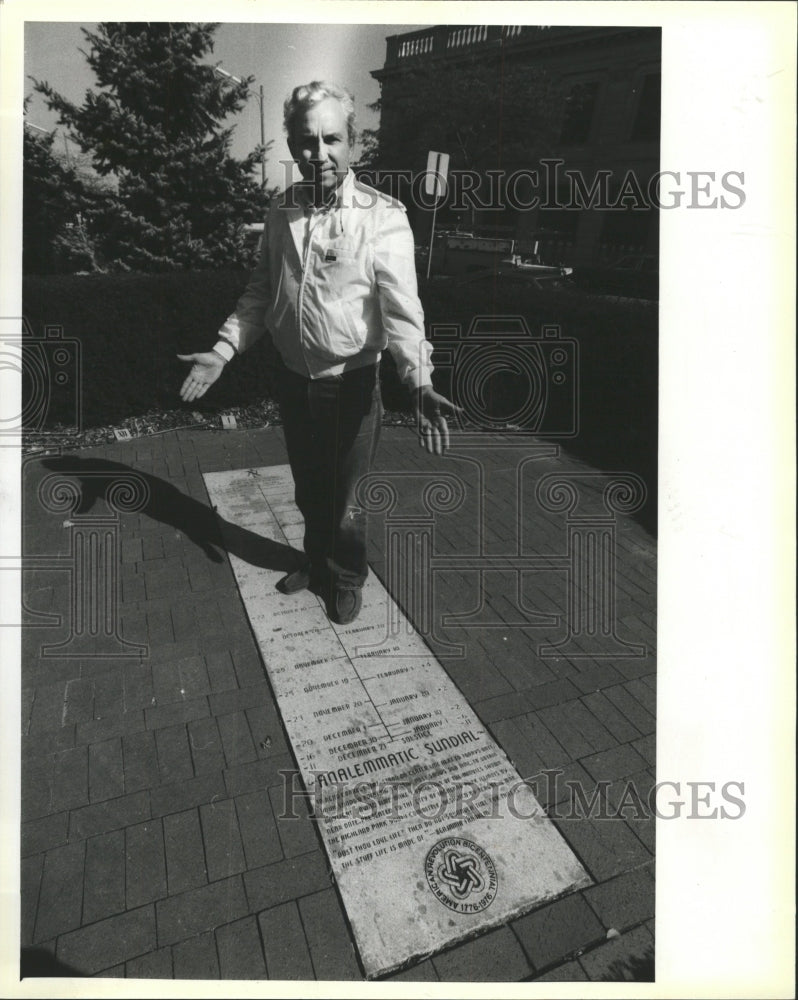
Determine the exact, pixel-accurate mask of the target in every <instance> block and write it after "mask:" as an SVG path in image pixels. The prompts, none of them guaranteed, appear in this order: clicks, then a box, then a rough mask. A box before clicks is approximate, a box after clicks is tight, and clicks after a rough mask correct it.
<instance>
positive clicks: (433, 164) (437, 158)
mask: <svg viewBox="0 0 798 1000" xmlns="http://www.w3.org/2000/svg"><path fill="white" fill-rule="evenodd" d="M448 173H449V154H448V153H435V152H433V151H432V150H430V153H429V156H427V176H426V177H425V178H424V191H425V193H426V194H429V195H433V196H434V197H436V198H441V197H443V195H444V194H445V193H446V175H447V174H448Z"/></svg>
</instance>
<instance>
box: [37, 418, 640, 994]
mask: <svg viewBox="0 0 798 1000" xmlns="http://www.w3.org/2000/svg"><path fill="white" fill-rule="evenodd" d="M505 443H506V442H505ZM495 444H496V447H495V448H493V449H491V450H488V451H486V450H481V451H480V453H479V455H480V461H481V462H482V467H481V469H480V468H479V467H478V466H477V465H476V464H475V463H474V462H473V461H470V460H468V459H467V458H462V457H458V455H457V453H456V450H455V454H453V455H452V457H447V458H446V459H444V460H442V461H441V460H436V459H434V458H433V457H431V456H428V455H427V454H426V453H425V452H423V451H422V450H421V449H419V448H418V446H417V443H416V440H415V436H414V434H413V432H412V431H411V430H410V429H408V428H404V427H397V428H385V429H384V431H383V439H382V443H381V446H380V452H379V455H378V461H377V468H378V469H381V470H389V471H391V472H394V473H395V472H401V471H405V472H407V471H420V472H424V471H427V472H430V473H434V472H435V471H445V472H448V473H454V474H455V475H457V476H459V477H461V479H462V480H463V482H464V483H465V484H466V485H467V487H468V490H467V499H466V503H465V505H464V506H463V507H461V508H460V509H458V510H457V511H455V512H452V513H450V514H441V515H439V516H438V517H437V519H436V523H435V540H436V553H437V554H439V555H440V556H442V557H443V556H445V555H447V554H449V555H451V554H453V553H459V554H473V553H476V552H478V545H479V544H480V541H481V543H482V550H481V551H482V552H483V553H484V554H487V555H489V556H501V555H506V554H508V553H510V554H512V553H513V552H514V551H515V546H516V544H517V539H518V532H519V523H520V525H521V542H522V544H523V548H524V551H525V552H533V553H538V554H556V553H562V552H563V551H564V549H565V547H566V545H567V530H566V529H567V525H566V520H565V515H564V514H563V513H557V512H546V513H545V516H543V515H541V516H538V515H537V514H533V513H530V510H531V508H529V507H525V508H524V510H523V518H522V519H521V515H520V514H519V506H518V504H517V502H516V498H517V496H518V494H519V490H520V492H521V493H522V495H523V496H524V497H526V496H527V494H529V495H530V496H531V495H533V494H534V486H535V483H536V482H537V481H538V480H539V478H540V477H542V476H545V475H548V474H551V473H562V474H566V475H572V476H573V475H575V476H579V475H582V479H583V481H584V482H588V483H589V482H590V477H589V476H587V475H583V474H587V473H591V472H593V471H594V470H591V469H590V467H589V466H587V465H585V464H584V463H583V462H581V461H579V460H576V459H574V458H572V457H570V456H569V455H568V454H567V453H564V452H563V453H562V454H560V455H559V456H557V455H549V456H547V457H542V458H540V459H538V460H536V461H533V462H530V463H529V464H528V466H524V477H526V478H521V479H518V478H517V462H516V457H517V456H516V454H515V450H514V449H512V448H510V449H508V448H503V447H502V446H501V445H502V439H501V438H500V436H496V441H495ZM486 456H488V457H486ZM285 461H286V455H285V450H284V446H283V438H282V432H281V430H280V429H279V428H265V429H262V430H257V431H246V432H245V431H228V432H223V431H214V432H211V431H175V432H170V433H168V434H163V435H160V436H154V437H150V438H142V439H137V440H133V441H131V442H124V443H119V444H114V445H106V446H102V447H97V448H92V449H87V450H82V451H79V452H76V453H75V454H74V455H72V456H71V457H66V456H65V457H64V458H63V459H60V460H53V459H52V458H32V459H28V460H27V461H26V464H25V466H24V470H23V487H24V534H23V554H24V556H25V557H26V558H28V559H29V560H30V562H29V565H30V566H31V567H33V568H31V569H29V570H28V571H27V572H26V573H25V592H26V593H25V604H26V608H27V612H26V614H28V615H29V619H28V620H29V621H30V623H31V624H30V625H29V627H27V628H25V629H24V630H23V661H22V855H23V857H22V867H21V893H22V900H21V904H22V927H21V943H22V948H23V971H24V973H25V974H26V975H42V974H51V975H52V974H54V975H59V976H69V975H80V976H94V975H96V976H107V977H130V978H167V979H168V978H175V979H189V978H202V979H214V978H220V977H221V978H223V979H270V980H280V979H318V980H347V979H349V980H353V979H354V980H357V979H362V978H363V973H362V971H361V969H360V967H359V963H358V959H357V956H356V952H355V950H354V947H353V944H352V941H351V937H350V934H349V931H348V927H347V922H346V919H345V915H344V912H343V910H342V907H341V905H340V902H339V899H338V895H337V892H336V887H335V884H334V881H333V880H332V878H331V873H330V871H329V868H328V863H327V859H326V855H325V853H324V851H323V848H322V846H321V842H320V840H319V837H318V835H317V832H316V829H315V826H314V822H313V821H312V819H311V818H310V817H309V816H307V815H304V816H301V817H300V818H299V819H293V820H291V819H283V818H280V813H281V812H282V803H283V782H284V774H283V773H281V772H289V771H293V770H294V769H295V767H296V765H295V761H294V758H293V756H292V752H291V747H290V746H289V745H288V744H287V742H286V738H285V734H284V731H283V727H282V723H281V720H280V715H279V711H278V708H277V706H276V704H275V702H274V700H273V697H272V694H271V689H270V686H269V683H268V681H267V680H266V675H265V672H264V667H263V664H262V662H261V658H260V655H259V652H258V649H257V646H256V644H255V641H254V639H253V637H252V634H251V631H250V627H249V623H248V620H247V617H246V613H245V610H244V606H243V604H242V601H241V598H240V596H239V592H238V589H237V586H236V583H235V581H234V578H233V574H232V571H231V568H230V565H229V562H228V559H227V557H226V555H225V553H224V549H223V546H222V545H221V540H220V537H219V535H218V529H217V525H216V521H215V518H214V515H213V513H212V511H211V510H210V508H209V506H208V496H207V493H206V490H205V485H204V481H203V479H202V473H203V472H208V471H219V470H225V469H237V468H250V467H259V466H264V465H273V464H283V463H285ZM53 471H56V472H61V473H64V474H66V475H67V478H70V476H71V478H72V479H75V480H76V481H77V480H80V481H81V483H82V485H83V488H84V497H85V491H86V490H87V489H88V490H91V489H92V488H94V489H95V490H96V492H98V493H101V489H99V488H97V486H96V485H95V486H94V487H92V484H98V483H100V482H101V481H103V482H106V481H108V480H109V477H111V478H113V477H114V476H117V477H118V476H120V474H122V473H124V472H131V471H132V472H135V473H138V474H140V476H142V477H143V478H144V480H145V481H146V482H147V486H148V489H149V500H148V501H147V504H146V506H145V507H144V508H143V509H142V510H140V511H136V512H133V513H129V514H121V515H119V522H118V523H119V534H120V539H121V541H120V552H121V563H120V565H119V567H118V573H119V588H120V589H119V592H118V594H117V595H116V598H115V600H114V602H113V606H114V609H115V610H116V613H118V615H119V621H120V628H121V635H122V636H123V637H124V639H125V640H126V641H128V642H131V643H141V644H146V646H147V647H148V650H147V655H144V656H133V657H125V658H109V657H107V656H105V657H97V656H92V655H90V654H91V649H90V647H88V646H86V647H85V648H83V649H82V651H81V653H80V655H76V656H70V657H65V656H63V655H59V652H58V650H50V651H49V655H43V651H42V647H43V646H53V645H57V644H58V643H62V642H65V641H66V640H68V639H69V637H70V622H71V620H72V619H71V617H70V615H71V614H72V613H73V612H70V607H69V606H70V595H71V581H72V576H71V575H70V573H69V572H64V568H65V567H66V566H67V565H68V564H69V565H71V563H70V558H71V556H72V555H74V553H72V552H71V549H70V545H71V544H72V542H71V534H70V532H71V527H72V525H73V524H75V523H77V522H78V521H80V518H81V517H82V516H83V517H88V516H90V515H91V514H97V513H98V512H99V511H101V510H102V509H103V504H104V501H103V500H102V499H101V498H100V499H97V500H96V503H95V502H94V499H93V497H91V496H90V497H89V499H84V502H83V504H82V506H81V507H79V508H78V509H77V510H76V511H73V512H72V514H70V511H69V509H68V506H67V507H64V508H63V509H61V510H60V512H59V510H57V509H55V506H54V505H52V504H51V506H50V509H46V507H45V504H44V503H43V501H42V499H41V497H40V496H39V494H38V490H39V486H40V484H41V483H42V482H43V480H44V479H45V477H46V476H47V475H48V474H50V473H52V472H53ZM480 475H481V476H483V477H484V481H483V482H481V483H480V479H479V477H480ZM103 477H104V478H103ZM599 482H600V477H598V478H596V483H597V484H598V483H599ZM596 489H597V490H600V485H597V486H596ZM480 492H482V493H484V501H485V509H484V514H485V516H484V519H483V520H484V528H483V529H480V528H479V523H480V518H479V512H478V497H479V495H480ZM588 499H590V498H588ZM652 502H653V501H652ZM70 518H71V519H72V520H71V521H70ZM65 522H66V523H65ZM480 530H482V532H483V536H482V539H481V540H480V538H479V533H480ZM615 531H616V541H617V546H616V552H617V560H616V562H617V594H616V596H617V607H616V609H615V618H616V624H617V635H618V636H619V637H620V638H621V639H622V640H623V641H625V642H626V643H631V644H638V645H639V646H640V645H642V646H644V647H645V655H638V656H632V657H620V656H619V657H613V656H608V657H595V656H592V657H591V656H579V655H573V650H572V651H571V653H570V654H569V655H563V656H539V655H538V654H537V649H538V646H539V645H540V644H541V643H542V642H546V641H551V642H552V643H556V642H557V641H558V637H560V638H561V637H562V634H563V633H562V626H561V624H560V625H558V626H557V627H549V631H548V633H547V629H546V627H543V628H541V627H534V628H531V627H523V623H520V622H519V621H518V613H517V610H516V609H515V607H514V605H513V602H512V601H511V600H510V599H509V597H508V595H512V596H514V597H515V598H518V599H520V600H521V601H522V603H523V606H524V607H525V608H532V609H534V610H535V611H537V612H540V613H542V614H549V615H552V614H554V615H557V616H558V618H559V619H560V622H561V621H562V620H563V618H564V616H565V615H566V613H567V604H568V600H569V589H568V584H567V579H566V573H565V572H563V571H562V570H561V569H557V570H554V569H553V570H548V571H540V572H534V573H524V574H523V575H522V576H521V577H520V579H521V580H522V587H521V590H522V593H520V594H515V593H514V591H513V587H515V579H516V577H515V575H514V574H512V573H510V572H502V571H501V569H496V570H495V571H493V572H492V573H490V574H486V575H485V577H484V580H483V587H482V590H483V593H482V594H481V595H480V587H479V584H478V578H477V574H476V573H475V572H472V571H470V570H468V569H463V570H457V569H451V571H447V570H442V571H441V572H440V573H438V574H436V591H435V601H436V608H438V609H440V610H442V611H443V612H446V613H450V614H463V613H465V612H468V611H469V610H475V609H478V608H479V604H480V597H481V598H482V599H483V602H484V603H483V607H482V608H481V609H480V610H479V614H480V616H481V617H480V624H478V625H475V626H474V627H464V626H463V625H462V624H459V625H457V626H456V627H455V626H448V627H447V628H446V629H445V630H443V631H442V632H440V633H439V636H438V638H439V639H440V638H442V639H443V640H445V641H448V642H451V643H462V644H463V645H464V647H465V655H464V656H463V657H461V658H459V659H449V658H443V659H442V664H443V666H444V668H445V669H446V670H447V671H448V672H449V674H450V676H451V677H452V679H453V680H454V682H455V683H456V684H457V685H458V687H459V688H460V690H461V691H462V692H463V693H464V695H465V696H466V698H467V699H468V700H469V702H470V703H471V705H472V706H473V707H474V709H475V711H476V712H477V714H478V715H479V716H480V718H481V719H482V720H483V722H484V723H485V724H486V725H487V726H488V727H489V729H490V730H491V732H492V733H493V735H494V737H495V739H496V740H497V742H498V743H499V745H500V746H501V747H502V748H503V749H504V750H505V752H506V753H507V755H508V757H509V758H510V760H511V761H512V762H513V764H514V765H515V767H516V768H517V770H518V772H519V773H520V775H521V776H522V777H525V778H532V777H533V776H536V775H538V776H539V775H541V772H543V771H549V772H553V771H555V770H556V771H557V772H558V781H557V782H556V783H555V784H552V782H551V781H549V782H548V783H547V782H546V781H543V780H539V781H538V783H537V784H536V787H537V788H538V794H539V797H541V799H542V801H543V804H544V805H546V806H547V807H548V809H549V811H550V813H551V815H552V817H553V819H554V822H555V823H556V824H557V826H558V828H559V829H560V831H561V832H562V834H563V835H564V837H565V838H566V840H567V842H568V844H569V845H570V847H571V849H572V850H573V851H574V852H575V854H576V855H577V857H578V858H579V859H580V861H581V862H582V864H583V865H584V867H585V868H586V869H587V871H588V873H589V874H590V876H591V877H592V879H593V882H594V884H593V885H592V886H591V887H589V888H587V889H584V890H582V891H579V892H575V893H572V894H570V895H568V896H565V897H564V898H561V899H559V900H557V901H555V902H553V903H550V904H547V905H545V906H543V907H541V908H540V909H538V910H536V911H534V912H531V913H529V914H527V915H525V916H522V917H521V918H519V919H516V920H513V921H511V922H510V923H509V924H508V925H506V926H503V927H501V928H499V929H497V930H493V931H490V932H488V933H486V934H484V935H482V936H480V937H477V938H476V939H474V940H472V941H469V942H467V943H465V944H461V945H458V946H456V947H453V948H451V949H449V950H448V951H445V952H443V953H441V954H438V955H435V956H434V957H432V958H431V959H427V960H425V961H423V962H422V963H420V964H418V965H415V966H413V967H411V968H410V969H408V970H406V971H405V972H402V973H399V974H398V975H396V976H394V977H391V978H395V979H399V980H401V979H405V980H417V981H437V980H441V981H454V980H484V981H491V980H493V981H521V980H547V981H555V980H556V981H573V980H587V979H590V980H604V979H615V980H617V979H624V978H627V979H629V978H634V977H635V976H637V977H638V978H643V977H645V976H646V974H647V975H648V976H649V977H650V975H651V973H652V972H653V951H654V945H653V932H654V921H653V917H654V864H653V853H654V820H653V819H652V818H650V816H648V815H645V816H644V815H641V812H640V811H639V810H635V809H626V810H623V815H622V816H618V817H617V818H613V819H602V818H601V817H599V816H594V815H590V816H587V817H585V816H581V817H578V818H568V815H567V813H568V810H567V805H568V803H567V802H566V796H567V793H568V788H567V786H566V784H565V782H566V781H568V780H570V781H572V782H577V783H578V785H579V788H580V789H581V791H582V792H583V794H584V796H585V797H586V798H587V799H589V798H590V795H591V793H592V792H593V791H594V790H595V789H596V787H597V786H598V783H599V782H607V783H608V786H607V799H608V801H609V803H610V804H612V803H615V804H616V805H617V804H618V803H619V801H621V797H622V796H623V795H624V794H625V791H626V792H628V788H629V784H628V783H629V782H630V781H631V782H632V786H633V787H634V788H635V789H637V791H638V792H639V794H640V796H641V797H642V798H643V800H644V799H645V795H646V793H647V791H648V789H649V788H650V787H651V785H652V784H653V781H654V765H655V752H654V725H655V722H654V720H655V708H656V689H655V676H656V675H655V661H654V646H655V633H654V626H655V584H656V564H655V542H654V539H653V537H652V536H651V535H650V534H649V533H648V531H647V530H646V528H645V527H644V521H642V520H636V519H635V516H634V515H625V514H618V515H617V517H616V519H615ZM243 534H245V533H243ZM239 541H240V542H241V543H242V544H244V543H245V541H246V539H245V538H243V536H242V538H241V539H239ZM371 546H372V552H371V562H372V566H373V567H374V570H375V571H376V572H377V573H378V575H380V576H383V578H384V571H385V552H384V530H383V522H382V519H381V516H378V515H372V517H371ZM37 560H38V562H37ZM59 560H60V563H61V564H62V565H60V566H59ZM46 614H49V615H58V616H62V623H61V625H58V624H57V619H53V620H52V622H51V623H50V624H47V623H45V621H44V620H43V619H42V617H41V616H42V615H46ZM36 616H39V617H36ZM431 645H432V647H433V649H434V648H435V645H434V643H431ZM44 652H45V653H47V652H48V651H47V650H45V651H44ZM602 787H603V786H602ZM610 929H614V930H616V931H618V932H620V933H619V935H618V936H615V935H612V936H611V938H610V939H607V932H608V930H610Z"/></svg>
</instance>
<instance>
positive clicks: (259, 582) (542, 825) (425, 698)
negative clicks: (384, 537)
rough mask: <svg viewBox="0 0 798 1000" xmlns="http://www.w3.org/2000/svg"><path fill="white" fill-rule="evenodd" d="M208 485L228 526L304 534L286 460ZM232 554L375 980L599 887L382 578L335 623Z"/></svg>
mask: <svg viewBox="0 0 798 1000" xmlns="http://www.w3.org/2000/svg"><path fill="white" fill-rule="evenodd" d="M205 482H206V485H207V488H208V492H209V494H210V497H211V501H212V503H213V504H214V505H215V507H216V509H217V512H218V514H219V516H220V517H221V518H224V519H225V520H227V521H230V522H232V523H235V522H236V519H237V518H238V519H241V522H242V523H246V526H247V528H248V530H249V531H253V532H260V526H261V525H262V527H263V534H264V535H265V536H266V537H268V538H270V539H271V540H272V541H275V542H281V543H283V544H290V543H291V542H292V541H300V540H301V537H302V520H301V517H300V516H299V513H298V511H297V510H296V508H295V507H294V506H293V501H292V500H291V496H292V482H291V474H290V470H289V468H288V466H268V467H264V468H260V469H249V470H237V471H232V472H213V473H206V474H205ZM298 556H299V554H298ZM230 560H231V564H232V567H233V571H234V573H235V576H236V580H237V581H238V584H239V588H240V592H241V596H242V600H243V601H244V605H245V607H246V609H247V614H248V615H249V619H250V622H251V623H252V628H253V631H254V633H255V636H256V639H257V641H258V644H259V646H260V651H261V655H262V657H263V661H264V663H265V666H266V671H267V673H268V676H269V679H270V682H271V685H272V687H273V689H274V693H275V696H276V698H277V702H278V706H279V709H280V712H281V714H282V717H283V721H284V723H285V727H286V730H287V732H288V736H289V738H290V740H291V743H292V746H293V750H294V755H295V757H296V759H297V763H298V765H299V769H300V772H301V775H302V779H303V781H304V784H305V788H306V791H307V793H308V795H309V797H310V801H311V803H312V809H313V813H314V816H315V818H316V822H317V823H318V826H319V830H320V832H321V836H322V840H323V842H324V845H325V847H326V850H327V853H328V856H329V859H330V864H331V867H332V870H333V873H334V875H335V878H336V881H337V884H338V888H339V891H340V894H341V899H342V901H343V903H344V906H345V907H346V911H347V916H348V918H349V922H350V926H351V928H352V931H353V934H354V937H355V944H356V947H357V949H358V952H359V955H360V959H361V962H362V964H363V968H364V970H365V973H366V975H367V976H368V977H369V978H375V977H378V976H381V975H385V974H387V973H389V972H391V971H394V970H396V969H398V968H400V967H402V966H404V965H406V964H408V963H410V962H411V961H413V960H420V959H421V958H424V957H426V956H428V955H430V954H434V953H436V952H438V951H440V950H441V949H443V948H446V947H448V946H450V945H452V944H454V943H455V942H457V941H460V940H463V939H465V938H468V937H472V936H474V935H475V934H478V933H481V932H482V931H486V930H488V929H490V928H492V927H496V926H498V925H501V924H504V923H506V922H507V921H508V920H510V919H512V918H513V917H515V916H518V915H520V914H522V913H525V912H527V911H529V910H531V909H533V908H534V907H536V906H539V905H541V904H542V903H544V902H545V901H548V900H550V899H553V898H555V897H557V896H560V895H563V894H564V893H566V892H570V891H573V890H575V889H577V888H580V887H582V886H584V885H588V884H590V881H591V880H590V878H589V876H588V875H587V873H586V872H585V870H584V868H583V867H582V865H581V864H580V863H579V861H578V859H577V858H576V856H575V855H574V854H573V852H572V851H571V850H570V848H569V847H568V845H567V844H566V842H565V840H564V839H563V837H562V836H561V834H560V833H559V831H558V830H557V829H556V828H555V826H554V825H553V824H552V823H551V821H550V820H549V819H548V818H547V817H546V815H545V814H544V812H543V809H542V808H541V806H540V805H539V803H538V802H537V800H536V799H535V796H534V794H533V792H532V790H531V788H530V787H529V785H527V784H525V783H524V782H523V781H522V779H521V778H520V776H519V775H518V772H517V771H516V770H515V769H514V768H513V766H512V765H511V764H510V762H509V760H508V759H507V757H506V756H505V754H504V753H503V751H502V750H501V749H500V748H499V746H498V745H497V744H496V742H495V741H494V740H493V737H492V736H491V734H490V733H489V732H488V730H487V729H486V728H485V727H484V726H483V725H482V723H481V722H480V720H479V718H478V717H477V716H476V714H475V713H474V711H473V709H472V708H471V706H470V705H469V704H468V702H467V701H466V699H465V698H464V697H463V695H462V694H461V692H460V691H459V689H458V688H457V687H456V686H455V684H454V683H453V682H452V680H451V679H450V678H449V676H448V674H447V673H446V671H445V670H444V669H443V667H442V666H441V665H440V664H439V663H438V661H437V660H436V659H435V657H434V655H433V654H432V653H431V651H430V650H429V648H428V647H427V646H426V644H425V643H424V641H423V639H422V638H421V636H419V635H418V634H417V633H415V632H414V630H413V628H412V624H411V623H410V622H409V621H408V620H407V618H406V617H405V616H404V614H403V613H402V612H401V610H400V609H399V608H398V607H397V606H396V604H395V603H394V602H393V600H392V599H391V597H390V595H389V594H388V593H387V592H386V590H385V588H384V587H383V586H382V584H381V583H380V581H379V580H378V579H377V578H376V577H375V576H374V574H373V573H372V574H370V576H369V579H368V581H367V584H366V587H365V588H364V603H363V611H362V613H361V615H360V616H359V617H358V619H357V620H356V621H355V622H353V623H352V624H351V625H349V626H336V625H333V623H331V622H330V621H329V619H328V618H327V616H326V614H325V613H324V609H323V605H322V602H321V601H320V599H319V598H317V597H316V596H315V595H313V594H311V593H310V592H308V591H303V592H301V593H299V594H295V595H291V596H286V595H282V594H280V593H279V592H278V591H276V590H275V584H276V583H277V581H278V580H279V579H280V577H281V576H283V575H284V573H285V570H284V569H283V568H275V569H270V568H268V567H267V566H263V565H259V566H253V565H251V564H250V563H249V562H247V560H246V558H244V557H243V556H242V555H240V554H239V555H234V554H231V556H230Z"/></svg>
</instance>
